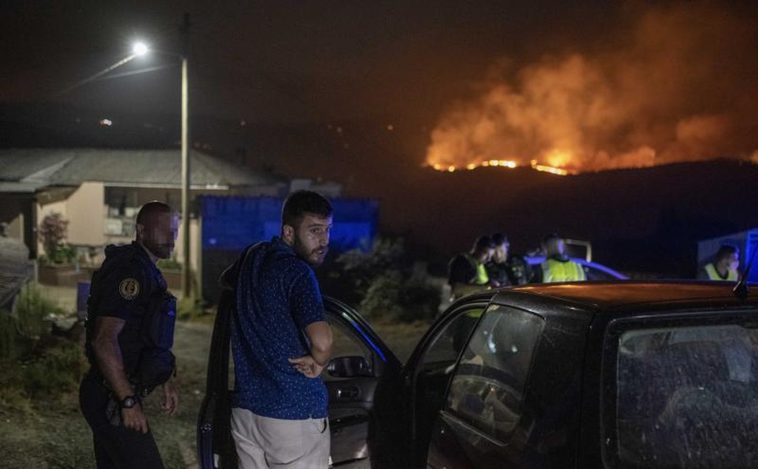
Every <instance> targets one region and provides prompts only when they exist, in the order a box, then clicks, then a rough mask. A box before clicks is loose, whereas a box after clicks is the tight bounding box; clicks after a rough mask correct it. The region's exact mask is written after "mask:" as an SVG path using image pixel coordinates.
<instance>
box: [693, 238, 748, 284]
mask: <svg viewBox="0 0 758 469" xmlns="http://www.w3.org/2000/svg"><path fill="white" fill-rule="evenodd" d="M739 266H740V249H739V248H738V247H737V246H735V245H733V244H722V245H721V246H720V247H719V250H718V252H717V253H716V255H715V256H714V257H713V262H709V263H708V264H706V265H705V266H704V267H703V268H702V269H701V270H700V272H698V275H697V278H698V280H715V281H718V282H736V281H738V280H739V278H740V273H739V271H738V270H737V269H738V268H739Z"/></svg>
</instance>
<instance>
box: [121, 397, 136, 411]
mask: <svg viewBox="0 0 758 469" xmlns="http://www.w3.org/2000/svg"><path fill="white" fill-rule="evenodd" d="M138 402H139V401H138V400H137V396H126V397H125V398H123V399H121V402H119V403H118V406H119V407H121V408H122V409H131V408H132V407H134V406H136V405H137V403H138Z"/></svg>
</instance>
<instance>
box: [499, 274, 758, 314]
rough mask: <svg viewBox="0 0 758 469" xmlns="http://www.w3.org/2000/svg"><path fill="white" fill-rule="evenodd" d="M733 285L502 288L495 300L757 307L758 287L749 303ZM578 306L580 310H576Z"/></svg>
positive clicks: (612, 307) (600, 306) (600, 307)
mask: <svg viewBox="0 0 758 469" xmlns="http://www.w3.org/2000/svg"><path fill="white" fill-rule="evenodd" d="M733 288H734V284H733V283H731V282H703V281H682V280H677V281H629V280H626V281H619V282H574V283H558V284H535V285H525V286H521V287H515V288H507V289H502V290H500V291H498V292H497V294H496V295H495V296H494V299H493V301H494V302H496V303H501V304H510V305H514V306H522V307H526V308H527V309H534V308H535V307H539V305H540V303H547V304H552V305H555V304H556V303H564V304H565V305H566V306H570V307H572V308H573V309H581V310H587V311H593V312H602V311H608V312H613V311H623V310H625V309H631V308H634V309H636V310H639V309H645V306H648V307H650V309H661V308H665V307H666V305H671V306H672V309H674V308H678V307H687V306H697V307H705V308H707V307H735V306H740V305H744V304H750V305H758V285H753V286H752V288H750V293H749V294H748V298H747V299H746V300H744V301H743V300H740V299H738V298H737V297H736V296H735V295H734V293H732V289H733ZM577 307H578V308H577Z"/></svg>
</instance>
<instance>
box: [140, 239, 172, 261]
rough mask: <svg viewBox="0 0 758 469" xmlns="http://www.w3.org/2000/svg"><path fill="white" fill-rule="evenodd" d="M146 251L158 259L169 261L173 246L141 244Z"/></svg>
mask: <svg viewBox="0 0 758 469" xmlns="http://www.w3.org/2000/svg"><path fill="white" fill-rule="evenodd" d="M143 244H144V245H145V247H146V248H147V249H148V251H150V252H152V253H153V255H154V256H155V257H157V258H158V259H169V258H170V257H171V253H172V252H173V251H174V245H173V244H153V243H149V242H148V243H145V242H143Z"/></svg>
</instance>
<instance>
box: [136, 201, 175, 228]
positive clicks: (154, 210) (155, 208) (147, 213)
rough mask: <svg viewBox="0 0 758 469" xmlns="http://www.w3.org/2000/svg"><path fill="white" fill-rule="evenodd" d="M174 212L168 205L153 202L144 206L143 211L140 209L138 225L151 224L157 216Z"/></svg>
mask: <svg viewBox="0 0 758 469" xmlns="http://www.w3.org/2000/svg"><path fill="white" fill-rule="evenodd" d="M173 212H174V211H173V210H171V207H169V206H168V204H164V203H163V202H158V201H157V200H153V201H152V202H148V203H146V204H145V205H143V206H142V208H141V209H139V213H138V214H137V224H138V225H146V224H149V223H150V221H152V220H154V219H155V216H156V215H159V214H162V213H173Z"/></svg>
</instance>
